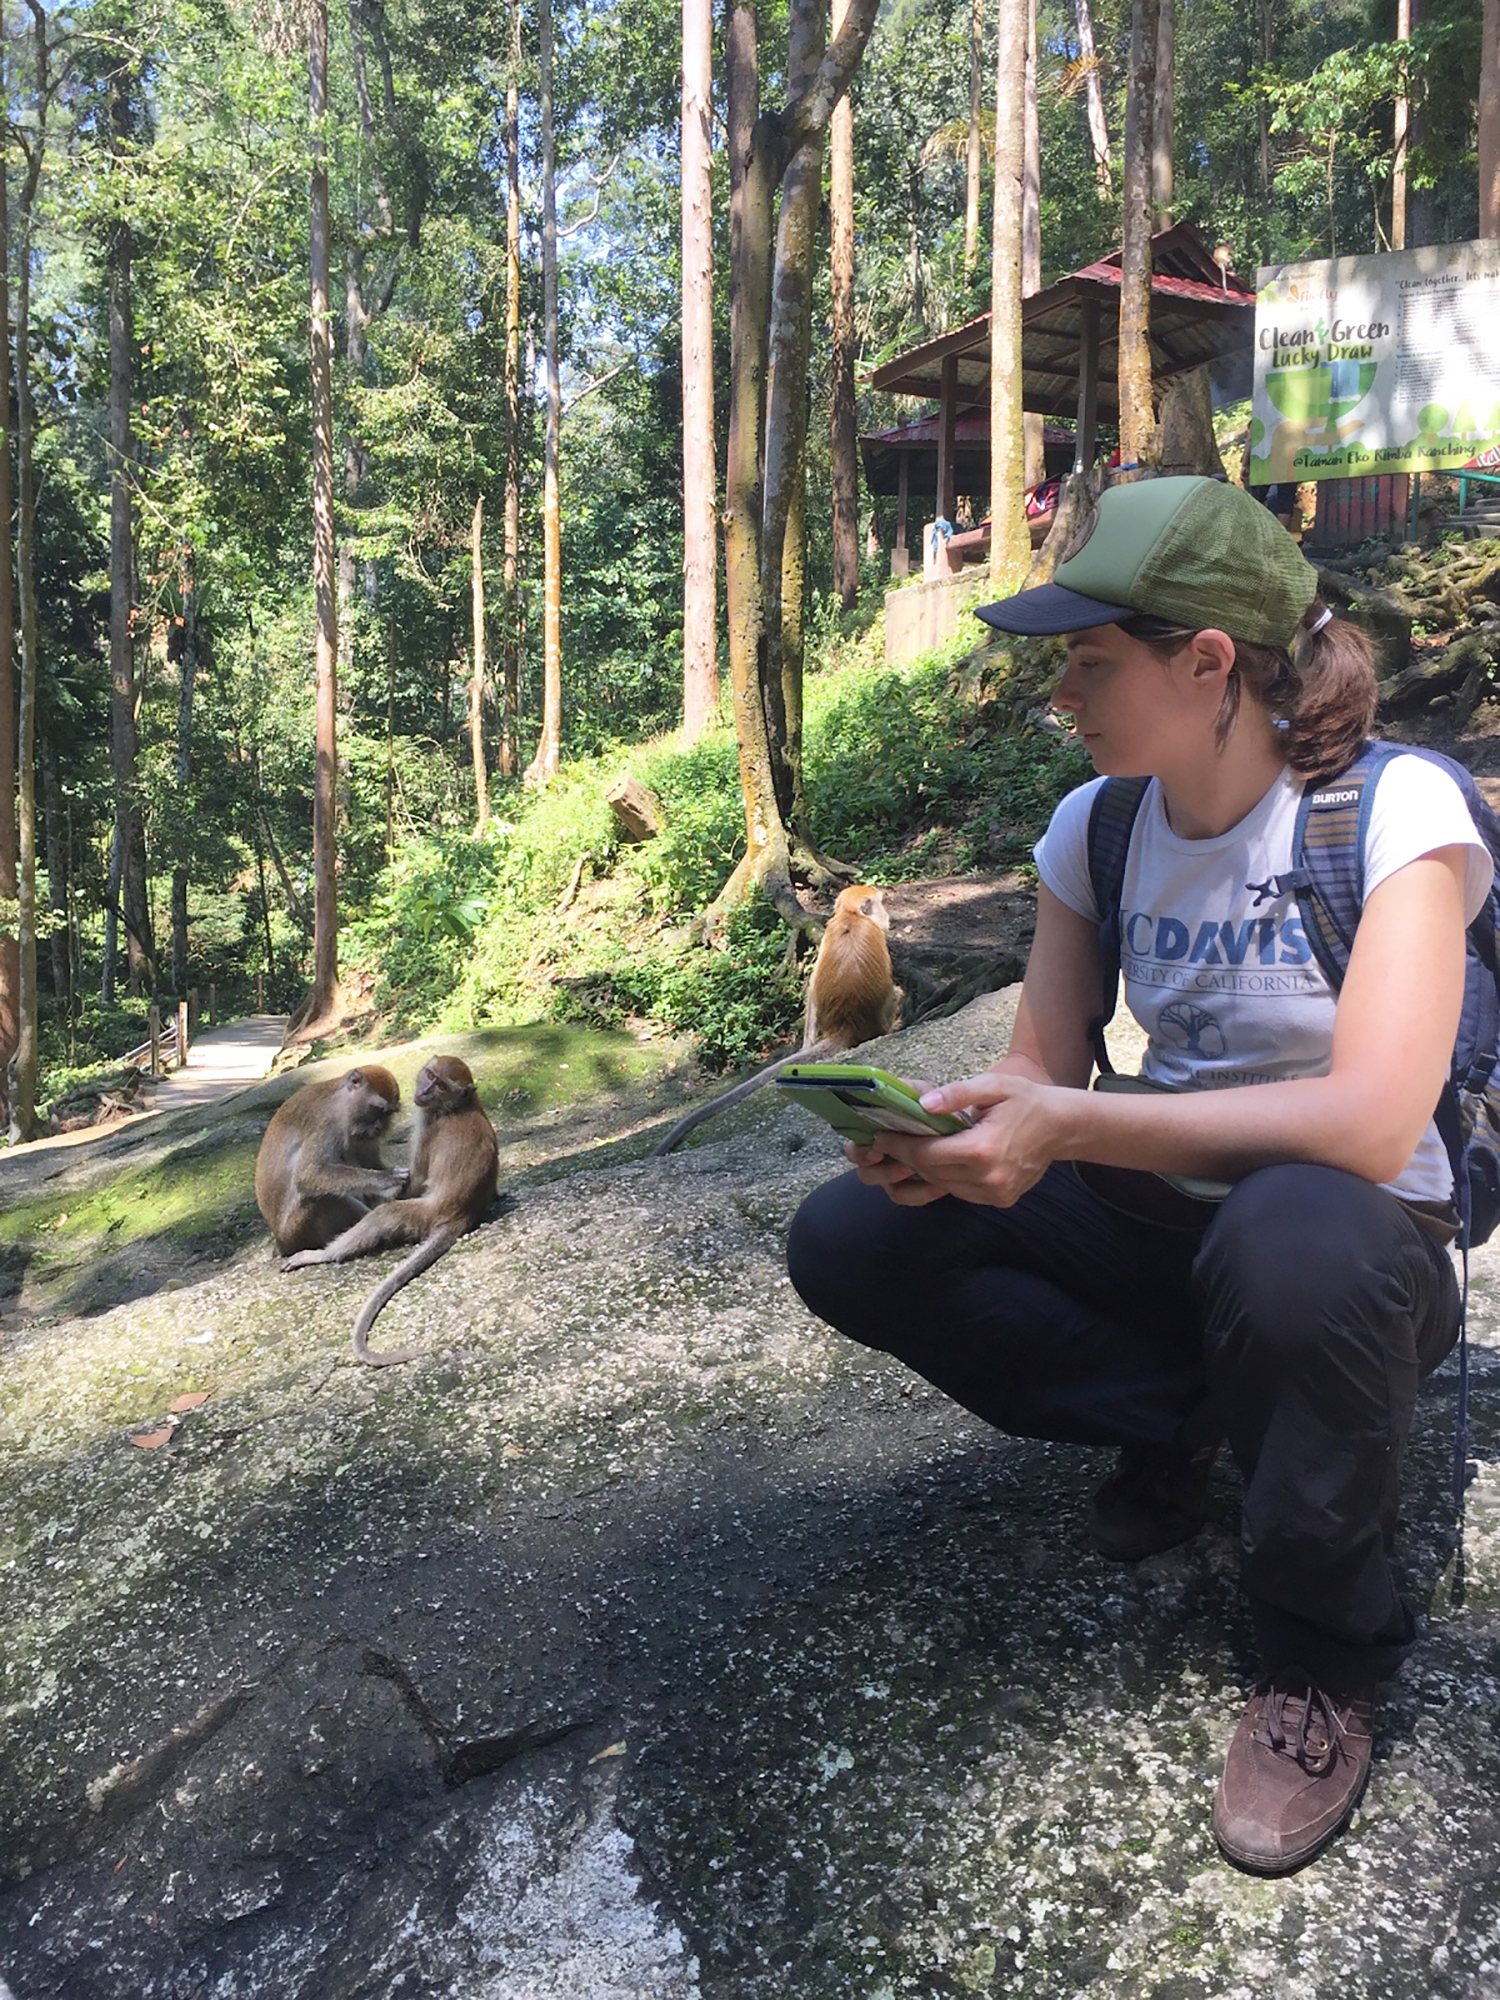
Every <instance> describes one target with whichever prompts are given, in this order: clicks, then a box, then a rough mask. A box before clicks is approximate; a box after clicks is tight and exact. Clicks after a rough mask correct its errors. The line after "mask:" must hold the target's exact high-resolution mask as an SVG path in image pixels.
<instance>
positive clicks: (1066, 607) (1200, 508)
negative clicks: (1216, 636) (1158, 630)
mask: <svg viewBox="0 0 1500 2000" xmlns="http://www.w3.org/2000/svg"><path fill="white" fill-rule="evenodd" d="M1317 594H1318V572H1317V571H1316V570H1315V569H1314V568H1313V566H1312V564H1311V563H1310V562H1309V561H1308V560H1307V558H1306V556H1304V555H1303V553H1302V551H1301V549H1299V548H1298V546H1297V544H1296V543H1295V542H1294V541H1293V540H1292V537H1291V536H1290V535H1289V534H1288V533H1287V531H1286V529H1285V528H1283V527H1282V525H1281V523H1280V522H1279V521H1277V520H1276V519H1275V517H1274V516H1273V515H1272V514H1271V512H1270V511H1269V509H1268V508H1265V507H1263V506H1262V505H1261V503H1260V502H1259V501H1258V500H1256V499H1255V498H1254V497H1253V496H1252V495H1251V494H1249V493H1247V492H1246V491H1245V490H1244V489H1243V487H1239V486H1230V485H1228V484H1226V482H1225V481H1223V480H1222V479H1203V478H1199V477H1198V476H1196V475H1186V476H1175V475H1174V476H1173V477H1172V478H1169V479H1140V480H1136V481H1135V482H1134V483H1133V484H1132V485H1129V486H1111V487H1110V488H1109V490H1108V491H1107V492H1105V493H1103V494H1101V495H1100V498H1099V504H1098V506H1097V507H1096V508H1095V510H1094V513H1093V517H1092V519H1091V520H1090V522H1089V525H1088V527H1087V528H1086V529H1085V531H1084V533H1083V535H1082V536H1081V538H1080V539H1079V540H1078V541H1077V542H1075V544H1074V545H1073V548H1072V550H1071V552H1070V553H1069V555H1068V557H1067V559H1066V561H1064V562H1060V563H1059V564H1058V566H1057V569H1056V572H1055V574H1054V577H1053V580H1052V582H1051V583H1041V584H1038V585H1037V586H1036V588H1035V589H1033V590H1023V591H1020V592H1018V594H1017V595H1016V596H1014V597H1002V598H1001V599H1000V601H999V602H998V603H997V604H984V605H980V606H979V607H978V614H977V615H978V616H979V617H981V618H982V619H983V620H984V622H985V623H986V624H987V625H994V626H996V627H997V628H998V629H999V630H1000V631H1002V632H1018V633H1025V634H1028V635H1030V634H1036V635H1040V634H1043V633H1056V632H1084V631H1087V630H1088V629H1089V627H1090V626H1092V625H1113V624H1115V623H1116V622H1117V621H1118V620H1119V618H1120V617H1121V616H1122V615H1123V616H1125V617H1129V616H1131V615H1132V614H1133V613H1137V612H1146V613H1148V614H1149V615H1150V616H1151V617H1153V618H1168V619H1170V620H1171V621H1172V623H1173V624H1176V625H1190V626H1192V627H1194V628H1195V629H1196V630H1199V631H1201V630H1203V629H1204V628H1205V627H1207V626H1213V627H1215V628H1216V629H1217V630H1218V631H1221V632H1227V633H1228V634H1229V636H1230V638H1231V639H1245V640H1248V641H1249V642H1250V643H1251V644H1253V645H1258V646H1285V647H1287V648H1290V646H1291V644H1292V641H1293V639H1294V638H1295V637H1296V634H1297V628H1298V626H1299V625H1300V624H1301V623H1302V618H1303V615H1304V613H1305V612H1306V610H1307V608H1308V606H1309V605H1310V604H1311V603H1312V601H1313V599H1314V598H1315V597H1316V596H1317Z"/></svg>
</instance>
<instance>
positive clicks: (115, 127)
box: [102, 67, 151, 1005]
mask: <svg viewBox="0 0 1500 2000" xmlns="http://www.w3.org/2000/svg"><path fill="white" fill-rule="evenodd" d="M132 92H133V80H132V78H131V77H130V75H129V74H128V72H127V71H126V70H125V69H124V68H123V67H119V68H116V69H115V70H114V71H113V73H112V74H111V76H110V79H109V107H110V136H111V140H112V145H113V153H114V161H115V164H116V168H117V170H118V169H119V168H120V166H121V163H122V161H123V156H124V153H125V150H126V148H127V147H128V145H129V143H130V141H131V138H132V137H133V135H134V130H135V106H134V102H133V95H132ZM133 254H134V240H133V234H132V230H131V226H130V223H129V222H128V221H126V220H125V219H124V218H123V217H117V218H116V219H115V221H113V222H112V223H111V224H110V228H109V249H108V259H107V262H108V273H109V284H108V307H109V684H110V704H109V707H110V772H111V776H112V778H113V781H114V793H115V818H114V837H113V846H112V850H111V874H112V876H113V878H114V884H115V889H116V898H117V900H118V903H119V906H120V909H121V911H122V913H123V915H124V918H125V923H126V931H127V938H126V954H127V963H128V967H129V987H130V991H131V992H132V993H139V992H140V990H141V979H142V973H143V969H144V966H145V961H146V957H147V954H148V950H149V940H150V935H151V928H150V925H151V919H150V909H149V906H148V903H147V898H146V868H145V852H144V845H143V840H142V831H141V812H140V797H139V776H138V770H137V761H138V753H137V744H136V699H137V690H136V664H135V636H134V632H133V629H132V628H133V623H134V620H133V615H132V614H133V611H134V596H135V589H134V585H135V504H134V501H135V496H134V488H133V478H134V471H133V468H134V461H135V432H134V426H133V424H132V422H131V404H132V397H133V379H134V358H135V357H134V350H135V328H134V310H133V300H132V296H131V275H132V274H131V262H132V258H133ZM112 900H115V899H112ZM113 984H114V966H113V962H112V959H111V958H110V957H109V955H108V954H106V962H105V969H104V980H103V985H102V992H103V994H104V995H105V1004H106V1005H109V1004H110V1001H111V1000H112V999H113Z"/></svg>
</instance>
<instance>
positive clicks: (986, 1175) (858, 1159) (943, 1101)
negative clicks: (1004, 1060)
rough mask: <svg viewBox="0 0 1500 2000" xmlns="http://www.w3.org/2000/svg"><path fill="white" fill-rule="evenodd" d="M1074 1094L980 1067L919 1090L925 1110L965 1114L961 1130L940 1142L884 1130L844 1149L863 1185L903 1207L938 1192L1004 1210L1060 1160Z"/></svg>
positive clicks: (924, 1201)
mask: <svg viewBox="0 0 1500 2000" xmlns="http://www.w3.org/2000/svg"><path fill="white" fill-rule="evenodd" d="M1079 1095H1080V1093H1079V1092H1077V1091H1072V1090H1063V1089H1060V1088H1058V1087H1057V1086H1056V1085H1055V1084H1044V1083H1038V1082H1036V1081H1035V1080H1034V1079H1033V1078H1031V1077H1027V1076H1019V1075H1016V1074H1015V1073H1014V1072H1013V1071H1009V1070H999V1069H991V1070H985V1071H984V1072H983V1074H982V1075H979V1076H972V1077H966V1078H964V1079H963V1080H962V1081H960V1082H958V1083H945V1084H943V1085H941V1086H940V1087H938V1088H937V1089H933V1090H924V1091H923V1093H922V1104H923V1107H924V1108H925V1109H926V1110H928V1111H956V1112H959V1113H960V1114H962V1113H965V1112H967V1113H969V1114H971V1115H972V1116H973V1119H974V1122H973V1124H972V1125H971V1126H970V1127H969V1129H968V1130H967V1131H966V1132H955V1133H952V1134H951V1135H949V1136H948V1137H946V1138H942V1139H936V1138H934V1139H922V1138H917V1137H915V1136H912V1135H910V1134H908V1133H905V1132H882V1133H881V1134H880V1137H879V1138H878V1139H876V1140H875V1141H873V1142H872V1143H871V1144H870V1145H868V1146H855V1145H852V1144H851V1145H849V1146H847V1147H846V1148H845V1151H846V1153H847V1155H848V1157H849V1159H850V1160H851V1161H852V1162H853V1163H854V1166H855V1167H856V1169H857V1170H858V1173H859V1178H860V1179H861V1180H862V1181H863V1182H864V1184H865V1185H866V1187H883V1188H884V1189H885V1191H886V1193H887V1194H888V1195H889V1196H890V1198H891V1200H892V1201H894V1202H897V1203H899V1204H900V1205H901V1206H902V1207H904V1208H921V1207H924V1206H925V1205H926V1204H927V1203H928V1202H932V1201H941V1200H942V1198H943V1197H944V1195H953V1196H954V1197H955V1198H956V1199H957V1200H959V1201H972V1202H978V1203H981V1204H984V1205H986V1206H988V1207H991V1208H1009V1207H1010V1206H1011V1205H1012V1204H1013V1203H1014V1202H1017V1201H1019V1200H1020V1198H1021V1196H1022V1195H1023V1194H1025V1193H1026V1191H1027V1189H1028V1188H1032V1187H1034V1186H1035V1185H1036V1183H1037V1182H1038V1181H1039V1180H1040V1179H1041V1177H1042V1175H1043V1174H1044V1173H1045V1172H1046V1171H1047V1169H1048V1167H1050V1166H1051V1165H1052V1163H1053V1161H1054V1160H1056V1159H1059V1158H1062V1157H1065V1156H1064V1155H1063V1154H1062V1153H1061V1152H1060V1151H1059V1148H1060V1147H1061V1146H1063V1145H1064V1144H1065V1143H1066V1140H1067V1136H1068V1132H1069V1128H1070V1125H1071V1123H1072V1114H1073V1113H1074V1112H1075V1111H1076V1108H1077V1102H1078V1098H1079Z"/></svg>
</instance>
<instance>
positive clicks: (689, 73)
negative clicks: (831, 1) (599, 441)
mask: <svg viewBox="0 0 1500 2000" xmlns="http://www.w3.org/2000/svg"><path fill="white" fill-rule="evenodd" d="M712 95H713V7H712V0H682V146H681V157H682V736H683V741H684V742H685V743H696V742H697V740H698V738H699V737H700V736H701V735H702V734H703V732H704V730H705V729H707V728H708V727H710V725H711V724H712V723H713V722H714V721H715V719H716V718H717V715H718V711H719V646H718V625H719V589H718V468H717V464H716V458H715V452H714V229H713V151H712V141H711V136H710V117H711V112H712V103H711V100H712Z"/></svg>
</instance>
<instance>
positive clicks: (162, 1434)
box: [130, 1422, 177, 1451]
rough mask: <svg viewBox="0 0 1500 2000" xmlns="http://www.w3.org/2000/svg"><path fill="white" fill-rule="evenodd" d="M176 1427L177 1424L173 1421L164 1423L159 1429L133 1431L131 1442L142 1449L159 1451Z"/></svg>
mask: <svg viewBox="0 0 1500 2000" xmlns="http://www.w3.org/2000/svg"><path fill="white" fill-rule="evenodd" d="M176 1428H177V1425H176V1423H175V1422H173V1423H169V1424H163V1425H162V1426H161V1428H160V1429H159V1430H154V1431H132V1432H131V1434H130V1442H131V1443H132V1444H133V1445H135V1446H136V1447H137V1449H138V1450H140V1451H159V1450H160V1449H161V1447H162V1446H163V1445H164V1444H166V1443H167V1442H168V1441H169V1440H170V1438H171V1436H172V1433H173V1432H174V1431H175V1430H176Z"/></svg>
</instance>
